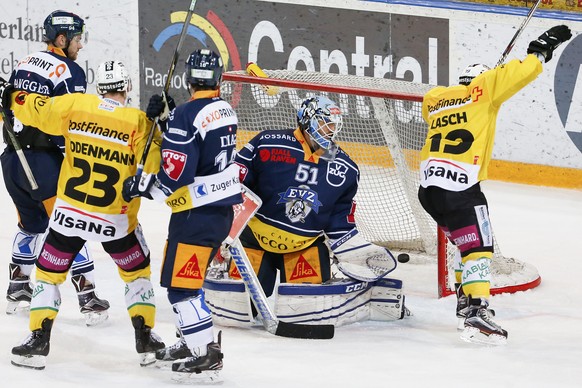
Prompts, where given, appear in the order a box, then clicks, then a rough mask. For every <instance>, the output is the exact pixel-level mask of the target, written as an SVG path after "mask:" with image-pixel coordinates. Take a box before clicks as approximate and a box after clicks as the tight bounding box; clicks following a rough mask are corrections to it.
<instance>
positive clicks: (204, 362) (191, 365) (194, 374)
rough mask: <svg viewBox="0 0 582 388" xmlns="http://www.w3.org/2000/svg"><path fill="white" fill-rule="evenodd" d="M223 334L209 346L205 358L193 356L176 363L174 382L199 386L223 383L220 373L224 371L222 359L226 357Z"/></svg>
mask: <svg viewBox="0 0 582 388" xmlns="http://www.w3.org/2000/svg"><path fill="white" fill-rule="evenodd" d="M221 341H222V332H218V341H217V342H211V343H209V344H208V345H207V347H206V349H207V353H206V355H205V356H200V357H196V356H192V357H188V358H186V359H184V360H179V361H176V362H174V363H173V364H172V371H173V372H174V373H173V376H172V380H174V381H176V382H195V383H199V384H201V383H202V384H209V383H219V382H221V381H222V380H221V378H220V371H221V370H222V359H223V358H224V355H223V354H222V351H221V347H220V344H221Z"/></svg>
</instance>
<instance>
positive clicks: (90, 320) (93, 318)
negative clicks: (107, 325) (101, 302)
mask: <svg viewBox="0 0 582 388" xmlns="http://www.w3.org/2000/svg"><path fill="white" fill-rule="evenodd" d="M83 315H84V316H85V325H87V326H96V325H99V324H101V323H103V322H105V321H106V320H107V319H108V318H109V313H107V310H103V311H91V312H88V313H83Z"/></svg>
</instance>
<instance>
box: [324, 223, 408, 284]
mask: <svg viewBox="0 0 582 388" xmlns="http://www.w3.org/2000/svg"><path fill="white" fill-rule="evenodd" d="M330 248H331V251H332V252H333V254H334V256H335V258H336V260H337V267H338V269H339V270H340V271H341V272H342V273H343V274H345V275H347V276H349V277H351V278H353V279H357V280H361V281H365V282H369V281H374V280H377V279H380V278H382V277H384V276H386V275H387V274H389V273H390V272H392V271H394V269H395V268H396V260H395V259H394V256H392V253H390V251H389V250H388V249H387V248H384V247H381V246H378V245H376V244H372V243H370V242H368V241H366V239H364V238H363V237H362V236H361V235H360V233H359V232H358V230H357V229H355V228H354V229H352V230H351V231H349V232H348V233H346V234H345V235H343V236H342V237H340V238H338V239H337V240H335V241H334V242H333V243H332V244H331V245H330Z"/></svg>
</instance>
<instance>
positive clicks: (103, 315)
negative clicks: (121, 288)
mask: <svg viewBox="0 0 582 388" xmlns="http://www.w3.org/2000/svg"><path fill="white" fill-rule="evenodd" d="M71 282H72V283H73V285H74V286H75V290H76V291H77V297H78V298H79V309H80V310H81V313H83V315H84V316H85V324H86V325H87V326H95V325H98V324H100V323H101V322H105V321H106V320H107V318H109V313H108V312H107V310H108V309H109V302H108V301H106V300H105V299H99V297H98V296H97V295H96V294H95V285H93V283H91V282H90V281H89V280H87V278H86V277H85V276H84V275H75V276H72V277H71Z"/></svg>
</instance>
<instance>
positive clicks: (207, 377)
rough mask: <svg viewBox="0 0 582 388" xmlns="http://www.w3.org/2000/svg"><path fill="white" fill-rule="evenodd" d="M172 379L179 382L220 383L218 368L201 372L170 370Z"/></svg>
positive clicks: (221, 380)
mask: <svg viewBox="0 0 582 388" xmlns="http://www.w3.org/2000/svg"><path fill="white" fill-rule="evenodd" d="M172 381H174V382H175V383H180V384H220V383H222V382H223V379H222V376H221V375H220V370H205V371H203V372H201V373H184V372H172Z"/></svg>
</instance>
